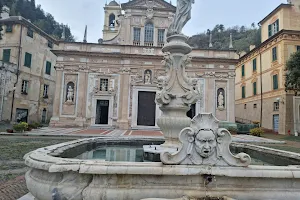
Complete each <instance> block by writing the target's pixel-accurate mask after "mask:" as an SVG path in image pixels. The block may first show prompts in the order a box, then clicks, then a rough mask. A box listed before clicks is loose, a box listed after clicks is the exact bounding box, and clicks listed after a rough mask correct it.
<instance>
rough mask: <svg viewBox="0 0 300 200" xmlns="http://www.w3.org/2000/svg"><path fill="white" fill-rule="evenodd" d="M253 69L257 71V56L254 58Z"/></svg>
mask: <svg viewBox="0 0 300 200" xmlns="http://www.w3.org/2000/svg"><path fill="white" fill-rule="evenodd" d="M253 71H254V72H256V58H255V59H253Z"/></svg>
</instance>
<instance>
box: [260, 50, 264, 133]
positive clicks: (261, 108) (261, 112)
mask: <svg viewBox="0 0 300 200" xmlns="http://www.w3.org/2000/svg"><path fill="white" fill-rule="evenodd" d="M259 64H260V127H262V119H263V82H262V81H263V78H262V59H261V52H259Z"/></svg>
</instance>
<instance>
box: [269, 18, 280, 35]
mask: <svg viewBox="0 0 300 200" xmlns="http://www.w3.org/2000/svg"><path fill="white" fill-rule="evenodd" d="M268 29H269V37H271V36H273V35H275V34H276V33H278V32H279V19H277V20H276V21H275V22H274V23H273V24H270V25H269V28H268Z"/></svg>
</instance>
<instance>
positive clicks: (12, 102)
mask: <svg viewBox="0 0 300 200" xmlns="http://www.w3.org/2000/svg"><path fill="white" fill-rule="evenodd" d="M22 35H23V25H22V24H21V31H20V38H19V52H18V67H17V80H16V82H15V83H14V88H16V86H17V84H18V81H19V74H20V65H21V54H22ZM15 93H16V90H15V89H14V90H13V94H12V101H11V111H10V121H11V122H12V121H13V120H12V118H13V112H14V102H15Z"/></svg>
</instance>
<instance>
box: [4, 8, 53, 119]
mask: <svg viewBox="0 0 300 200" xmlns="http://www.w3.org/2000/svg"><path fill="white" fill-rule="evenodd" d="M8 13H9V9H8V8H7V7H4V9H3V12H2V13H1V17H2V19H1V20H0V23H1V25H2V27H3V31H2V39H1V40H0V60H1V61H2V62H1V65H2V63H3V66H1V67H0V78H1V82H0V83H1V85H0V116H1V117H0V121H2V120H3V121H26V122H30V123H31V122H43V123H45V122H47V121H49V120H50V117H51V116H52V110H53V97H54V93H55V80H56V71H55V69H54V66H55V64H56V56H55V55H54V54H53V53H52V52H51V50H52V49H53V48H55V46H57V45H58V42H57V41H56V40H55V39H54V38H52V37H51V36H49V35H48V34H46V33H45V32H43V31H42V30H41V29H39V28H38V27H36V26H35V25H34V24H32V23H30V22H29V21H28V20H27V19H25V18H23V17H21V16H9V14H8ZM9 66H14V68H15V69H14V71H12V70H11V67H9Z"/></svg>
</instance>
